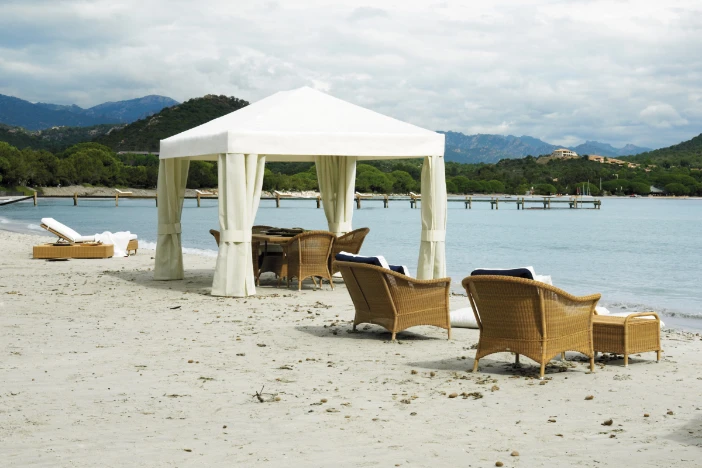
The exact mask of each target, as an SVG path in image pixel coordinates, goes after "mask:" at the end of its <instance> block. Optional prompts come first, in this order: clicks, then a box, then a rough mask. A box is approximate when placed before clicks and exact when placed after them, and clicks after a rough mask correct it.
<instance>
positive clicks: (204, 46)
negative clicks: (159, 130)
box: [0, 0, 702, 148]
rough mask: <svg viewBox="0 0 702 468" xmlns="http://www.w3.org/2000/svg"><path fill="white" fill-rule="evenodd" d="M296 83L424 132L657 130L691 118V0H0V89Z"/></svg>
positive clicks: (701, 110) (566, 135) (55, 99)
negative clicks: (405, 123)
mask: <svg viewBox="0 0 702 468" xmlns="http://www.w3.org/2000/svg"><path fill="white" fill-rule="evenodd" d="M304 85H308V86H313V87H316V88H318V89H320V90H323V91H326V92H328V93H330V94H333V95H334V96H337V97H339V98H342V99H345V100H348V101H351V102H353V103H356V104H359V105H362V106H365V107H368V108H370V109H373V110H375V111H378V112H381V113H384V114H387V115H390V116H393V117H396V118H399V119H402V120H406V121H408V122H411V123H414V124H417V125H420V126H423V127H426V128H429V129H433V130H454V131H459V132H463V133H466V134H474V133H497V134H502V135H516V136H521V135H530V136H534V137H537V138H541V139H543V140H544V141H547V142H549V143H554V144H562V145H575V144H579V143H582V142H584V141H585V140H597V141H601V142H607V143H611V144H613V145H615V146H622V145H624V144H626V143H634V144H636V145H640V146H648V147H654V148H658V147H662V146H668V145H671V144H675V143H678V142H680V141H683V140H687V139H690V138H691V137H693V136H696V135H698V134H700V133H702V1H700V0H692V1H678V0H666V1H661V0H657V1H643V0H639V1H618V0H607V1H587V0H584V1H570V0H565V1H557V0H552V1H528V0H513V1H509V0H507V1H484V2H477V1H476V2H469V1H445V2H436V3H432V2H416V1H411V0H394V1H386V0H375V1H373V2H369V3H367V4H366V5H364V3H363V1H360V0H353V1H352V0H334V1H325V0H320V1H312V0H303V1H293V0H289V1H282V0H281V1H268V2H266V1H255V0H248V1H239V0H236V1H214V0H199V1H185V0H139V1H122V0H109V1H59V0H51V1H33V0H21V1H13V0H10V1H8V0H1V1H0V94H7V95H11V96H16V97H19V98H22V99H26V100H29V101H33V102H36V101H42V102H51V103H57V104H73V103H75V104H78V105H79V106H81V107H90V106H93V105H96V104H100V103H102V102H105V101H116V100H122V99H132V98H135V97H141V96H144V95H147V94H160V95H164V96H169V97H172V98H174V99H176V100H178V101H184V100H187V99H190V98H193V97H199V96H203V95H205V94H226V95H228V96H236V97H238V98H242V99H246V100H248V101H250V102H254V101H256V100H259V99H261V98H263V97H265V96H267V95H269V94H272V93H274V92H276V91H280V90H287V89H292V88H296V87H299V86H304Z"/></svg>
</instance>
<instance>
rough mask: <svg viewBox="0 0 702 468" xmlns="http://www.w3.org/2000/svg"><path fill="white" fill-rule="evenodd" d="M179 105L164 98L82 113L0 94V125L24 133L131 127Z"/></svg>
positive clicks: (107, 104) (79, 109)
mask: <svg viewBox="0 0 702 468" xmlns="http://www.w3.org/2000/svg"><path fill="white" fill-rule="evenodd" d="M176 104H179V103H178V101H176V100H174V99H171V98H169V97H165V96H156V95H150V96H144V97H141V98H137V99H129V100H126V101H117V102H105V103H102V104H98V105H97V106H93V107H90V108H88V109H83V108H82V107H79V106H76V105H75V104H73V105H68V106H66V105H60V104H49V103H44V102H38V103H31V102H29V101H25V100H24V99H19V98H16V97H13V96H5V95H3V94H0V123H3V124H5V125H8V126H15V127H22V128H24V129H27V130H44V129H48V128H52V127H89V126H93V125H99V124H108V123H109V124H114V123H123V124H126V123H131V122H134V121H136V120H139V119H143V118H145V117H148V116H150V115H153V114H155V113H157V112H159V111H160V110H161V109H163V108H165V107H170V106H174V105H176Z"/></svg>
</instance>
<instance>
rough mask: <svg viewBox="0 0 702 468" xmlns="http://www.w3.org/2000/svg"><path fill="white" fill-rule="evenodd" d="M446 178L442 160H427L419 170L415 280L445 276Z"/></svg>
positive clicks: (439, 158)
mask: <svg viewBox="0 0 702 468" xmlns="http://www.w3.org/2000/svg"><path fill="white" fill-rule="evenodd" d="M446 198H447V197H446V174H445V172H444V158H443V156H427V157H426V158H424V165H423V166H422V201H421V206H422V240H421V243H420V245H419V262H418V265H417V278H419V279H433V278H444V277H445V276H446V245H445V244H446V243H445V241H446V205H447V200H446Z"/></svg>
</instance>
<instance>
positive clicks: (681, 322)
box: [0, 211, 702, 333]
mask: <svg viewBox="0 0 702 468" xmlns="http://www.w3.org/2000/svg"><path fill="white" fill-rule="evenodd" d="M1 214H2V212H1V211H0V215H1ZM0 221H2V216H0ZM20 224H21V223H18V225H17V226H14V227H15V228H14V229H13V225H11V224H4V223H2V222H0V233H2V232H9V233H13V234H17V235H20V236H27V243H28V244H27V245H33V243H40V242H47V239H51V238H53V237H54V236H52V235H50V234H49V233H48V232H47V231H45V230H44V229H41V228H39V227H38V224H36V227H35V228H33V229H30V228H29V227H19V225H20ZM155 247H156V244H155V242H151V241H148V240H146V239H140V246H139V250H140V251H142V250H143V251H144V252H150V253H151V255H153V252H154V250H155ZM30 253H31V249H30ZM183 254H184V255H188V256H194V257H202V258H206V259H214V258H216V257H217V251H216V250H215V249H204V248H199V247H188V246H185V245H184V246H183ZM211 268H212V271H214V264H213V265H212V267H211ZM461 279H462V278H452V281H451V284H452V285H451V295H452V296H453V297H455V298H462V299H461V300H462V301H464V302H465V303H464V304H463V305H461V306H460V307H470V304H469V303H468V299H467V296H466V294H465V291H464V290H463V289H462V288H461V286H460V281H461ZM556 286H558V285H556ZM600 305H604V306H605V307H607V308H608V309H609V311H610V313H613V314H616V313H625V312H629V313H633V312H635V311H636V312H642V311H653V312H656V313H658V315H659V316H660V318H661V320H662V321H663V322H664V323H665V329H670V330H679V331H686V332H692V333H699V332H702V316H694V315H689V314H686V313H682V312H670V313H667V312H665V311H661V310H654V309H652V308H646V307H643V308H642V307H640V306H639V307H637V308H636V309H635V310H632V309H631V308H630V307H631V305H629V307H627V304H622V303H621V302H620V301H618V300H616V299H609V300H608V299H606V298H605V299H604V300H603V301H600Z"/></svg>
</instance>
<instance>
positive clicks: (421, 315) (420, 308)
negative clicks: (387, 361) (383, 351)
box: [334, 262, 451, 340]
mask: <svg viewBox="0 0 702 468" xmlns="http://www.w3.org/2000/svg"><path fill="white" fill-rule="evenodd" d="M334 263H335V268H337V269H338V270H339V271H341V275H342V276H343V277H344V283H346V288H347V289H348V291H349V294H350V295H351V300H352V301H353V305H354V307H355V309H356V316H355V318H354V320H353V329H354V330H355V329H356V325H358V324H359V323H372V324H375V325H380V326H381V327H383V328H385V329H387V330H388V331H390V332H391V333H392V339H393V340H394V339H395V336H396V335H397V333H398V332H400V331H402V330H405V329H407V328H410V327H414V326H417V325H434V326H437V327H440V328H444V329H446V330H448V339H451V320H450V317H449V288H450V286H451V278H440V279H433V280H418V279H414V278H411V277H409V276H405V275H402V274H400V273H395V272H394V271H391V270H387V269H385V268H381V267H378V266H375V265H367V264H365V263H352V262H334Z"/></svg>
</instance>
